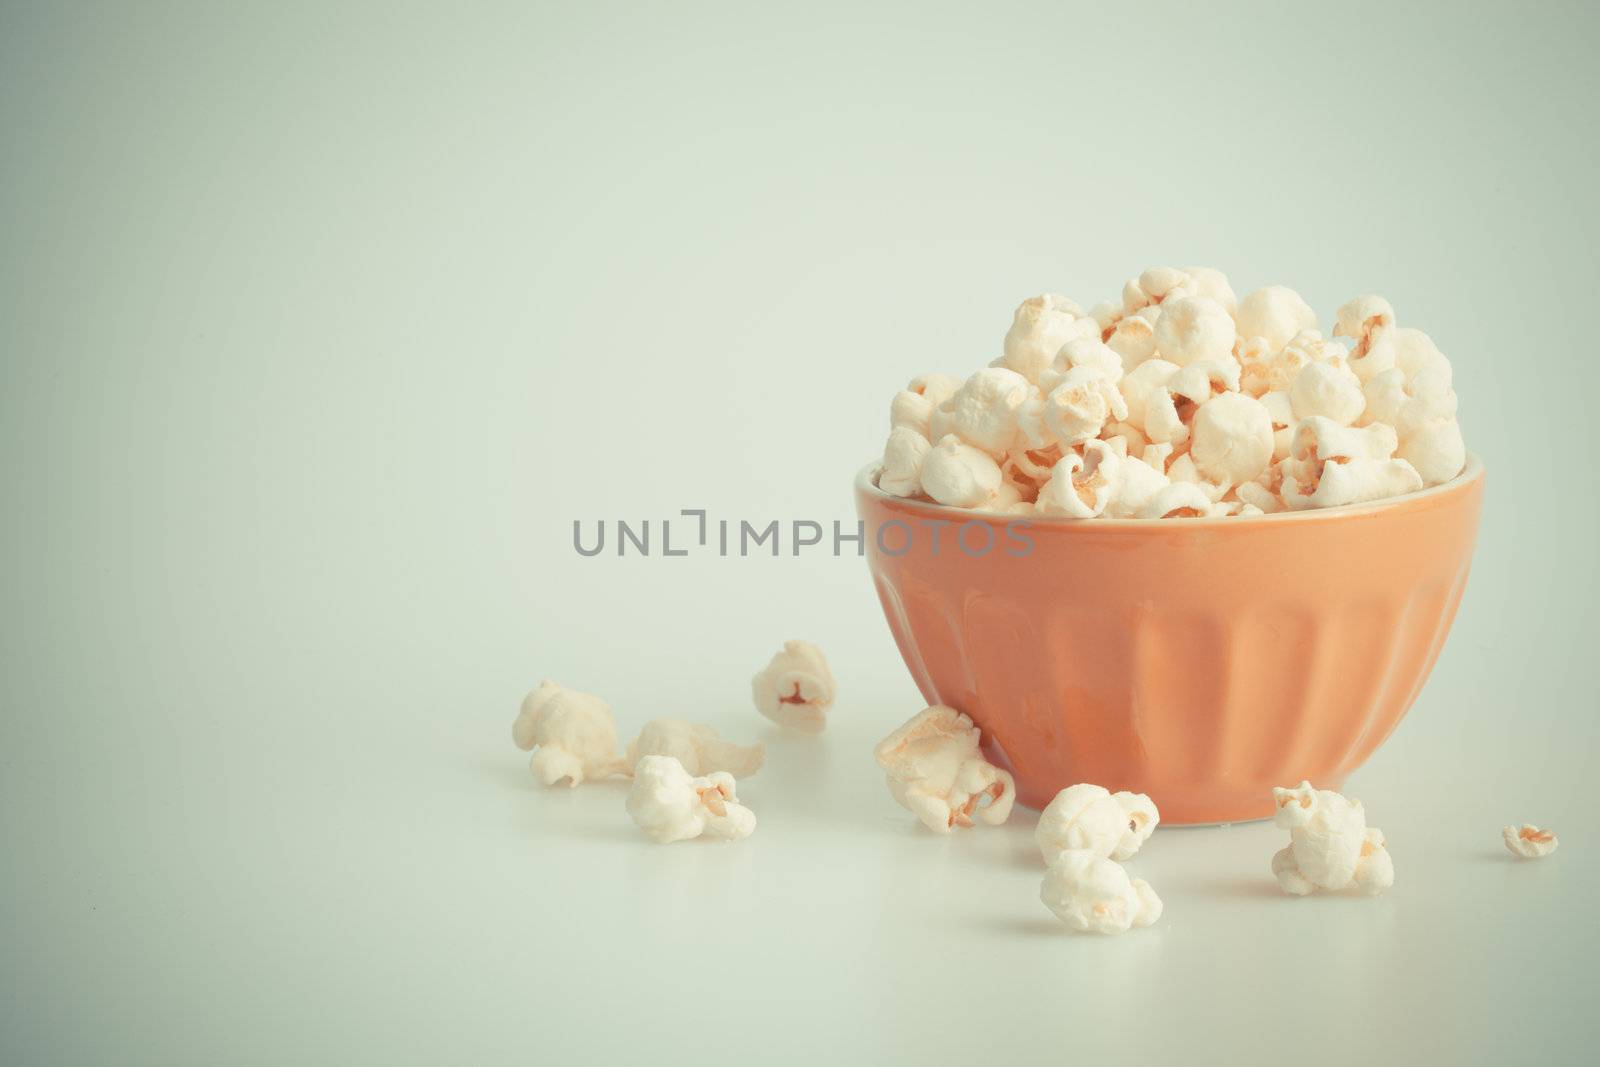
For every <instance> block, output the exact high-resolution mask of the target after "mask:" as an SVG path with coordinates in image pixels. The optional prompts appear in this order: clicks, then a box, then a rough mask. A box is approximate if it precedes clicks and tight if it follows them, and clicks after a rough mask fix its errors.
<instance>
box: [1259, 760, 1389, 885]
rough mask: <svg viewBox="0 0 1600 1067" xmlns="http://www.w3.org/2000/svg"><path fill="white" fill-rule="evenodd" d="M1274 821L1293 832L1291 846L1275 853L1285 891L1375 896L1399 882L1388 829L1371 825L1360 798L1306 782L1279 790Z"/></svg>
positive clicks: (1274, 866)
mask: <svg viewBox="0 0 1600 1067" xmlns="http://www.w3.org/2000/svg"><path fill="white" fill-rule="evenodd" d="M1272 796H1273V801H1274V803H1275V804H1276V805H1277V812H1276V814H1275V815H1274V816H1273V820H1272V821H1273V824H1274V825H1275V826H1277V827H1279V828H1280V829H1285V830H1288V831H1289V846H1288V847H1287V848H1285V849H1283V850H1281V851H1280V852H1278V853H1277V854H1276V855H1274V856H1273V857H1272V873H1273V875H1274V876H1275V877H1276V878H1277V879H1278V885H1279V887H1281V888H1282V889H1283V891H1284V892H1285V893H1289V894H1292V895H1294V896H1305V895H1306V894H1308V893H1314V892H1317V891H1318V890H1323V891H1338V890H1341V889H1355V890H1356V891H1358V892H1360V893H1362V894H1364V895H1367V896H1376V895H1377V894H1379V893H1382V892H1383V891H1384V890H1385V889H1388V888H1389V887H1390V886H1392V885H1394V861H1393V860H1392V859H1391V858H1390V856H1389V851H1388V847H1387V844H1386V842H1385V840H1384V836H1383V831H1381V830H1379V829H1377V828H1375V827H1369V826H1368V825H1367V816H1366V811H1365V809H1363V808H1362V806H1361V802H1360V801H1359V800H1347V799H1346V798H1344V797H1343V796H1341V795H1339V794H1338V793H1335V792H1333V791H1331V790H1327V789H1316V788H1314V787H1313V786H1312V785H1311V783H1310V782H1301V783H1300V784H1299V785H1298V786H1295V787H1294V788H1293V789H1274V790H1273V791H1272Z"/></svg>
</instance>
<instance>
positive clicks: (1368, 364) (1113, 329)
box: [878, 267, 1466, 519]
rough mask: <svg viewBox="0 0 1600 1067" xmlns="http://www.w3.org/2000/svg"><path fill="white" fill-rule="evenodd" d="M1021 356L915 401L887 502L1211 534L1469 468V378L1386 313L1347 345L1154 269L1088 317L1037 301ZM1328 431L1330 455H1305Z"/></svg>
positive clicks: (1343, 311)
mask: <svg viewBox="0 0 1600 1067" xmlns="http://www.w3.org/2000/svg"><path fill="white" fill-rule="evenodd" d="M1001 349H1002V352H1001V355H1000V357H999V358H997V359H996V360H995V361H994V362H993V363H992V364H990V365H989V366H987V367H984V368H982V369H980V370H978V371H977V372H976V373H975V374H973V375H972V376H971V377H970V378H968V379H967V380H966V381H964V382H957V381H955V380H954V379H952V378H946V377H944V376H942V375H926V376H924V377H922V378H917V379H914V380H913V381H912V382H911V384H910V385H909V386H908V387H907V388H906V389H903V390H901V391H900V392H899V393H897V394H896V395H895V397H894V399H893V401H892V402H891V404H890V417H889V422H890V436H889V440H888V442H887V443H886V444H885V446H884V457H883V471H882V474H881V475H880V479H879V483H878V485H879V488H881V489H882V490H883V491H884V492H886V493H890V494H892V495H894V496H902V497H909V498H915V499H921V500H932V501H934V502H935V503H939V504H944V505H947V506H950V507H960V508H970V509H972V510H975V511H990V512H997V513H1002V514H1008V515H1039V516H1043V517H1050V518H1062V519H1094V518H1100V517H1105V518H1116V519H1129V518H1140V519H1171V518H1206V517H1214V516H1225V515H1260V514H1273V513H1277V512H1284V511H1300V510H1304V509H1307V508H1323V507H1336V506H1339V505H1343V504H1358V503H1364V502H1367V501H1373V500H1381V499H1384V498H1387V497H1393V496H1399V495H1402V494H1405V493H1410V492H1414V491H1416V490H1417V489H1419V488H1422V487H1424V486H1431V485H1439V484H1442V483H1444V482H1447V481H1449V480H1451V479H1452V478H1454V477H1456V475H1458V474H1460V473H1461V470H1462V468H1463V467H1464V466H1465V464H1466V445H1465V443H1464V441H1463V439H1462V436H1461V427H1460V424H1459V423H1458V422H1457V420H1456V395H1455V392H1454V390H1453V388H1452V386H1451V368H1450V361H1449V360H1447V359H1446V358H1445V357H1444V355H1443V354H1442V353H1440V352H1439V349H1438V347H1437V346H1436V345H1434V343H1433V341H1432V339H1431V338H1429V337H1428V335H1427V334H1425V333H1423V332H1422V331H1421V330H1417V329H1414V328H1411V327H1403V326H1399V325H1397V322H1396V316H1395V311H1394V308H1393V307H1392V306H1391V305H1390V304H1389V302H1388V301H1387V300H1385V299H1384V298H1383V297H1381V296H1375V295H1366V296H1358V297H1356V298H1355V299H1353V300H1350V301H1348V302H1347V303H1345V304H1344V305H1343V306H1341V307H1340V308H1339V309H1338V312H1337V314H1336V315H1335V323H1334V327H1333V336H1332V337H1331V338H1329V337H1324V336H1323V334H1322V333H1321V332H1320V326H1319V324H1318V322H1317V316H1316V314H1315V313H1314V312H1313V311H1312V310H1311V308H1310V307H1309V306H1308V305H1307V304H1306V302H1305V301H1304V300H1303V299H1302V298H1301V297H1300V295H1299V294H1298V293H1296V292H1295V291H1294V290H1292V289H1288V288H1285V287H1283V286H1268V287H1266V288H1264V289H1258V290H1256V291H1255V292H1253V293H1248V294H1246V295H1245V297H1244V298H1243V299H1242V300H1241V299H1237V298H1235V296H1234V293H1233V288H1232V286H1231V285H1229V283H1228V279H1227V278H1226V277H1224V276H1223V275H1222V273H1221V272H1219V271H1216V270H1213V269H1210V268H1205V267H1184V268H1175V267H1152V268H1150V269H1149V270H1147V271H1145V272H1143V273H1142V274H1140V275H1139V276H1138V277H1137V278H1134V279H1132V280H1130V281H1129V282H1128V283H1127V284H1126V285H1125V286H1123V290H1122V297H1121V299H1120V300H1112V301H1108V302H1106V303H1103V304H1097V305H1095V307H1094V308H1093V309H1092V310H1091V311H1089V312H1088V313H1085V312H1084V311H1083V310H1082V308H1080V307H1079V305H1077V304H1076V303H1074V302H1073V301H1071V300H1069V299H1067V298H1066V297H1064V296H1060V295H1057V294H1054V293H1046V294H1044V295H1042V296H1036V297H1032V298H1030V299H1028V300H1025V301H1024V302H1023V303H1022V305H1021V306H1019V307H1018V308H1017V310H1016V313H1015V315H1014V316H1013V319H1012V324H1011V329H1010V330H1008V331H1007V333H1006V335H1005V338H1004V340H1003V342H1002V344H1001ZM1308 423H1315V424H1316V425H1317V426H1318V429H1316V431H1315V436H1316V438H1317V442H1318V448H1317V449H1315V450H1307V449H1303V450H1302V451H1301V454H1299V455H1295V454H1294V449H1293V447H1292V442H1294V441H1295V440H1296V439H1297V434H1298V433H1299V432H1300V431H1301V429H1302V428H1303V427H1305V426H1306V425H1307V424H1308ZM1323 424H1331V425H1332V426H1335V427H1341V428H1343V427H1353V428H1358V429H1362V430H1369V429H1370V430H1372V431H1373V432H1374V434H1375V436H1374V437H1373V438H1371V439H1370V441H1375V442H1383V441H1389V442H1392V443H1391V444H1389V445H1388V447H1387V448H1386V449H1383V448H1369V449H1367V450H1366V451H1365V452H1361V453H1355V452H1352V453H1350V454H1342V453H1340V454H1336V453H1330V452H1328V451H1327V450H1326V449H1324V448H1322V447H1321V444H1322V439H1323V438H1328V439H1329V440H1332V441H1342V440H1344V439H1343V438H1340V437H1339V436H1338V435H1337V434H1332V435H1330V434H1329V433H1328V431H1327V429H1326V427H1325V426H1324V425H1323ZM1106 446H1109V450H1107V448H1106ZM1152 448H1158V451H1156V452H1154V453H1152V451H1151V449H1152ZM1160 449H1164V451H1163V450H1160ZM1378 453H1381V454H1378ZM1330 460H1331V462H1330ZM1180 484H1182V485H1187V486H1189V488H1171V487H1173V486H1177V485H1180ZM1202 496H1204V498H1205V502H1204V504H1201V503H1200V498H1201V497H1202Z"/></svg>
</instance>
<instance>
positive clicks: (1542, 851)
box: [1500, 823, 1561, 860]
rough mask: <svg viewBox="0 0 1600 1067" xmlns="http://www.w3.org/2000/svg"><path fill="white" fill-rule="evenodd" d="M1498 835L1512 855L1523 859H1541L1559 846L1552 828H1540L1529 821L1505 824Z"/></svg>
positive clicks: (1559, 843)
mask: <svg viewBox="0 0 1600 1067" xmlns="http://www.w3.org/2000/svg"><path fill="white" fill-rule="evenodd" d="M1500 836H1501V838H1502V839H1503V840H1504V841H1505V843H1506V848H1507V850H1509V851H1510V853H1511V854H1512V855H1513V856H1519V857H1521V858H1522V859H1525V860H1536V859H1543V858H1544V857H1545V856H1548V855H1550V853H1552V852H1554V851H1555V850H1556V849H1557V848H1559V847H1561V842H1560V840H1558V839H1557V838H1556V834H1555V831H1554V830H1541V829H1539V828H1538V827H1537V826H1534V825H1532V824H1530V823H1523V824H1522V825H1521V826H1507V827H1506V828H1505V829H1503V830H1501V831H1500Z"/></svg>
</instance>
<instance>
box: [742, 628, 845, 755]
mask: <svg viewBox="0 0 1600 1067" xmlns="http://www.w3.org/2000/svg"><path fill="white" fill-rule="evenodd" d="M750 689H751V693H752V695H753V696H754V698H755V704H756V710H757V711H759V712H761V714H763V715H765V716H766V717H767V718H769V719H771V720H772V721H773V722H775V723H777V724H778V725H779V726H782V727H785V728H787V729H790V730H798V731H800V732H801V733H807V734H819V733H821V732H822V731H823V729H825V728H826V727H827V725H828V709H829V708H831V707H833V698H834V693H835V686H834V681H833V672H832V671H830V670H829V669H828V661H827V658H826V657H824V656H823V654H822V649H820V648H818V647H817V646H816V645H813V644H811V643H810V642H809V641H785V642H784V643H783V647H782V648H781V649H779V650H778V651H777V652H776V653H774V654H773V657H772V660H771V662H769V663H768V664H767V665H766V667H764V668H763V669H762V670H761V671H760V673H758V674H757V675H756V676H755V677H754V678H752V679H751V680H750Z"/></svg>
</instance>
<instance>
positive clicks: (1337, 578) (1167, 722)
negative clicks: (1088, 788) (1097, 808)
mask: <svg viewBox="0 0 1600 1067" xmlns="http://www.w3.org/2000/svg"><path fill="white" fill-rule="evenodd" d="M875 473H876V469H875V467H869V468H867V469H866V470H864V471H863V472H862V474H861V476H860V477H859V478H858V479H857V483H856V501H857V507H858V509H859V511H860V514H861V517H862V519H863V520H865V522H866V552H867V558H868V563H869V566H870V567H871V570H872V574H873V578H874V580H875V582H876V584H877V588H878V596H879V599H880V600H881V601H882V603H883V610H884V614H885V615H886V616H887V617H888V620H889V627H890V629H891V630H892V631H893V632H894V638H895V641H896V643H897V644H898V645H899V647H900V654H901V656H902V657H903V658H904V659H905V662H906V665H907V666H908V667H909V668H910V669H911V674H912V677H913V678H914V679H915V680H916V683H917V686H918V688H920V689H921V690H922V694H923V696H924V697H925V698H926V699H927V700H928V702H929V703H940V704H948V705H950V706H951V707H954V708H957V709H959V710H961V711H964V712H966V713H967V714H968V715H970V716H971V717H972V719H973V721H974V722H975V723H977V724H978V725H979V726H980V727H981V728H982V729H983V732H984V736H985V738H986V741H985V745H986V747H988V749H989V754H990V757H991V758H992V759H993V760H994V761H995V762H996V763H997V764H999V765H1000V766H1004V767H1006V768H1008V769H1009V770H1010V771H1011V772H1012V774H1014V775H1015V776H1016V779H1017V791H1018V798H1019V799H1020V800H1021V802H1022V803H1024V804H1026V805H1028V806H1030V807H1035V808H1038V807H1042V806H1043V805H1045V804H1047V803H1049V801H1050V799H1051V798H1052V797H1053V796H1054V795H1055V794H1056V792H1057V791H1058V790H1060V789H1063V788H1065V787H1066V786H1069V785H1072V784H1074V783H1075V782H1095V783H1098V784H1100V785H1103V786H1106V787H1107V788H1109V789H1113V790H1117V789H1131V790H1134V791H1136V792H1141V793H1148V794H1150V796H1151V797H1152V798H1153V799H1154V800H1155V802H1156V805H1157V807H1158V808H1159V809H1160V811H1161V820H1162V822H1164V823H1175V824H1182V823H1212V822H1232V821H1237V820H1242V819H1253V818H1261V817H1265V816H1268V815H1270V814H1271V813H1272V787H1273V786H1275V785H1293V784H1295V783H1297V782H1299V781H1300V780H1301V779H1310V780H1311V781H1312V782H1313V783H1314V784H1316V785H1317V786H1319V787H1321V788H1338V787H1339V786H1340V784H1341V783H1342V782H1343V780H1344V778H1345V776H1346V775H1347V774H1349V773H1350V772H1351V771H1352V770H1354V769H1355V768H1356V767H1359V766H1360V765H1361V764H1362V763H1363V762H1364V761H1365V760H1366V759H1367V757H1368V756H1370V755H1371V754H1372V752H1373V750H1374V749H1376V748H1377V747H1378V745H1380V744H1382V743H1383V741H1384V739H1385V738H1387V737H1388V736H1389V734H1390V732H1391V731H1393V730H1394V728H1395V726H1396V725H1397V724H1398V723H1399V721H1400V718H1401V716H1403V715H1404V714H1405V713H1406V711H1407V710H1408V709H1409V708H1410V707H1411V705H1412V703H1413V702H1414V701H1415V700H1416V698H1417V694H1418V693H1419V692H1420V691H1421V689H1422V685H1423V683H1424V682H1425V681H1426V680H1427V677H1428V672H1429V671H1430V670H1431V669H1432V667H1433V663H1434V660H1435V659H1436V658H1437V657H1438V655H1439V650H1440V648H1441V647H1442V646H1443V644H1444V640H1445V635H1446V634H1447V633H1448V632H1449V629H1450V623H1451V621H1452V619H1453V618H1454V616H1455V611H1456V606H1457V605H1458V604H1459V603H1460V600H1461V593H1462V590H1463V588H1464V587H1465V585H1466V581H1467V570H1468V567H1469V565H1470V564H1471V560H1472V548H1473V542H1474V539H1475V537H1476V535H1477V528H1478V515H1479V511H1480V509H1481V506H1482V501H1483V466H1482V464H1481V463H1480V462H1479V461H1478V460H1477V458H1476V457H1469V459H1468V462H1467V467H1466V469H1465V470H1464V471H1463V472H1462V474H1461V475H1460V476H1459V477H1458V478H1456V479H1455V480H1454V481H1452V482H1450V483H1449V484H1447V485H1444V486H1439V487H1437V488H1434V489H1431V490H1427V491H1424V492H1422V493H1418V494H1414V495H1412V496H1409V497H1403V498H1399V499H1396V500H1393V501H1388V502H1384V503H1380V504H1377V505H1366V506H1357V507H1351V508H1341V509H1330V510H1327V511H1319V512H1303V513H1298V514H1293V515H1273V516H1265V517H1261V518H1253V519H1237V518H1229V519H1202V520H1166V521H1160V522H1144V523H1134V522H1107V521H1102V520H1095V521H1092V522H1078V523H1073V522H1062V521H1046V520H1035V521H1033V522H1032V523H1031V525H1029V526H1028V527H1026V528H1021V527H1013V529H1012V530H1011V531H1010V532H1009V533H1008V531H1007V530H1006V524H1007V519H1005V518H1004V517H1001V516H977V515H974V514H972V513H970V512H963V511H960V510H957V509H951V508H943V507H940V506H938V505H934V504H924V503H918V502H916V501H910V500H902V499H898V498H895V497H891V496H888V495H887V494H885V493H883V492H882V491H880V490H879V489H877V488H876V486H875V485H874V484H873V477H874V476H875ZM941 523H943V524H944V525H939V524H941ZM963 523H966V524H969V525H968V526H967V527H966V528H963V526H962V524H963ZM885 524H888V525H887V526H886V525H885ZM972 524H977V525H972ZM982 526H986V527H989V528H990V532H989V534H987V535H986V534H985V533H984V531H983V530H982V529H980V527H982ZM880 535H881V536H880ZM1020 537H1025V538H1027V539H1028V541H1030V542H1031V548H1029V549H1028V550H1027V551H1026V552H1024V544H1023V542H1022V541H1021V540H1019V539H1018V538H1020ZM990 538H992V541H991V540H990ZM958 539H961V540H958ZM986 543H988V544H990V545H991V547H990V549H989V550H988V551H987V552H985V553H982V554H979V553H980V550H981V549H982V548H983V546H984V545H985V544H986ZM963 544H965V546H966V548H967V549H968V551H962V545H963ZM1011 553H1016V554H1011ZM908 714H909V713H908ZM890 725H892V724H888V723H886V725H885V732H887V730H888V728H889V726H890Z"/></svg>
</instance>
